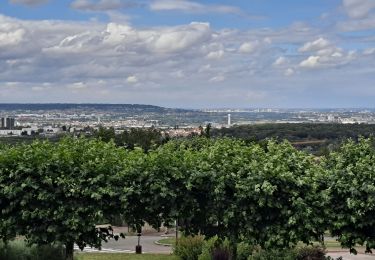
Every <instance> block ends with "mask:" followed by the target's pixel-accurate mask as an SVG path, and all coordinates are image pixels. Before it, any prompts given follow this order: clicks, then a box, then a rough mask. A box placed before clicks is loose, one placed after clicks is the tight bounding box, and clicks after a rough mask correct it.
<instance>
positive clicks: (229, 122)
mask: <svg viewBox="0 0 375 260" xmlns="http://www.w3.org/2000/svg"><path fill="white" fill-rule="evenodd" d="M230 124H231V121H230V114H228V127H230Z"/></svg>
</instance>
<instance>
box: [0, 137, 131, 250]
mask: <svg viewBox="0 0 375 260" xmlns="http://www.w3.org/2000/svg"><path fill="white" fill-rule="evenodd" d="M124 157H125V151H123V150H119V149H117V148H116V147H115V146H114V144H113V143H104V142H101V141H97V140H86V139H64V140H62V141H61V142H59V143H58V144H57V145H52V144H51V143H48V142H34V143H33V144H31V145H22V146H19V147H14V148H11V149H8V150H6V151H5V152H3V153H2V154H1V156H0V188H1V189H0V206H1V207H0V208H2V209H3V210H2V214H1V216H0V223H1V224H0V234H1V237H2V238H3V239H5V240H6V239H8V238H10V237H12V236H14V235H15V234H18V235H25V237H26V239H27V241H28V242H29V243H31V244H38V245H43V244H52V243H55V242H61V243H63V244H65V245H66V248H67V251H68V253H67V254H69V255H70V254H72V247H73V243H76V244H77V245H78V246H79V247H80V248H83V247H85V246H86V245H90V246H94V247H100V245H101V241H102V240H106V239H107V237H108V236H111V235H112V233H111V229H110V228H109V229H108V228H96V227H95V225H96V224H100V223H101V221H103V219H104V218H105V217H106V216H109V215H111V214H114V213H116V211H119V207H120V203H119V199H118V197H119V196H118V192H119V191H120V189H119V188H116V187H118V185H119V184H120V179H119V178H118V177H119V175H118V174H117V173H118V172H119V171H120V169H121V168H122V164H123V161H124V160H123V158H124ZM116 238H117V237H116Z"/></svg>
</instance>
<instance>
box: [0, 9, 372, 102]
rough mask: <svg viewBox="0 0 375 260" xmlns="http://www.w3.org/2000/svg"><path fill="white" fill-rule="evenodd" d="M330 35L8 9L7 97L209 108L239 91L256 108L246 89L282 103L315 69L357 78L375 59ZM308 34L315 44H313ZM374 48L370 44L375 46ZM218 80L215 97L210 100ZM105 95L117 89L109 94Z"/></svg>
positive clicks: (299, 28)
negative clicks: (35, 15)
mask: <svg viewBox="0 0 375 260" xmlns="http://www.w3.org/2000/svg"><path fill="white" fill-rule="evenodd" d="M321 35H328V33H327V32H322V31H320V30H318V29H317V28H311V27H309V26H308V25H306V24H302V23H298V24H293V25H292V26H289V27H285V28H280V29H278V30H274V29H271V28H269V29H250V30H240V29H230V28H229V29H222V30H214V29H213V28H212V27H211V26H210V25H209V24H208V23H201V22H193V23H190V24H182V25H179V26H159V27H156V26H155V27H152V26H149V27H147V26H144V27H136V26H131V25H130V24H129V23H127V22H126V21H125V22H111V23H108V24H107V23H104V22H100V21H83V22H82V21H52V20H44V21H35V20H22V19H16V18H10V17H6V16H1V15H0V39H1V40H0V79H1V81H0V87H1V98H0V101H3V102H4V101H14V102H64V101H65V102H66V101H69V102H98V101H100V102H124V103H127V102H129V103H153V104H156V103H157V104H161V105H165V106H174V105H176V106H179V105H181V104H182V106H194V105H196V106H199V105H202V104H207V103H209V102H213V103H212V104H218V105H220V102H226V100H227V99H226V98H217V96H220V97H224V96H230V94H231V93H233V92H236V98H238V99H237V100H241V102H243V103H241V105H243V104H245V105H248V103H245V102H248V100H249V99H250V98H247V97H246V93H259V92H261V93H264V95H265V96H267V97H270V98H272V96H273V97H275V99H272V100H273V101H277V99H278V98H279V97H280V96H281V95H280V88H282V87H283V86H284V87H285V89H287V90H286V91H287V92H286V93H288V94H290V95H292V96H293V95H295V94H294V92H295V91H293V88H294V87H298V86H297V85H301V84H302V83H301V82H303V84H305V82H306V85H308V84H309V79H310V78H312V77H313V76H311V75H312V73H311V70H309V68H324V69H321V70H319V69H316V70H314V80H317V81H319V79H320V78H322V80H323V79H326V78H327V77H328V76H326V75H337V74H339V73H341V74H342V75H344V76H346V75H353V73H355V72H357V73H359V72H358V70H360V68H364V67H370V65H369V64H370V63H371V64H373V63H374V62H373V61H372V60H373V59H371V57H370V56H366V53H368V54H367V55H370V53H371V51H370V50H369V51H362V50H361V51H360V52H351V51H350V50H348V49H347V48H345V47H341V48H340V47H339V46H340V43H342V42H343V40H342V39H340V35H335V38H334V39H335V44H337V46H336V45H335V44H333V43H332V42H330V41H328V39H329V36H327V38H326V37H324V38H322V39H323V40H319V38H321ZM306 39H314V40H312V41H311V42H310V44H307V43H306ZM322 42H323V43H324V42H327V43H326V44H322ZM370 44H371V42H370V40H368V42H367V45H366V46H371V45H370ZM285 46H287V47H285ZM293 46H302V47H301V48H303V47H305V49H306V52H298V51H296V50H295V48H294V47H293ZM343 46H347V45H343ZM352 46H353V45H352ZM241 47H242V48H241ZM307 49H308V50H309V51H307ZM239 53H251V55H239ZM310 56H311V57H316V58H309V57H310ZM209 58H211V59H213V60H210V59H209ZM373 67H375V65H374V66H373ZM369 70H370V69H369ZM318 73H319V74H318ZM321 73H324V76H322V77H318V75H319V76H320V75H322V74H321ZM292 75H293V80H290V78H289V76H292ZM133 77H134V78H133ZM337 77H338V78H340V79H341V77H340V76H337ZM348 77H349V76H348ZM354 78H355V77H354ZM128 81H130V84H129V82H128ZM4 82H17V85H16V86H15V87H10V86H7V85H6V84H5V83H4ZM44 82H49V83H50V85H48V86H47V85H46V86H45V85H43V83H44ZM131 82H133V83H131ZM249 82H251V84H249ZM213 85H215V93H216V94H217V95H215V97H213V96H212V97H211V96H210V93H212V87H213ZM135 86H136V87H135ZM315 86H316V84H314V87H315ZM5 87H7V89H6V91H5ZM88 89H89V90H90V91H88ZM67 90H69V91H67ZM25 91H28V92H27V93H30V95H25V94H24V93H26V92H25ZM288 91H290V92H288ZM198 92H199V93H201V96H197V94H196V93H198ZM103 93H106V94H108V95H107V96H106V97H105V100H103V98H104V97H103ZM88 94H90V95H88ZM255 97H258V96H256V95H255ZM280 98H281V97H280ZM256 99H257V98H254V100H256ZM187 100H188V101H187ZM237 100H236V101H233V102H234V104H235V105H237ZM267 100H271V99H268V98H267ZM194 102H195V103H194ZM205 102H206V103H205ZM269 102H271V101H269ZM275 104H280V103H275Z"/></svg>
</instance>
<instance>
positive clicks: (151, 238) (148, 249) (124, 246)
mask: <svg viewBox="0 0 375 260" xmlns="http://www.w3.org/2000/svg"><path fill="white" fill-rule="evenodd" d="M162 238H163V237H161V236H160V234H149V235H143V236H141V245H142V250H143V253H159V254H160V253H163V254H170V253H172V248H171V247H168V246H161V245H156V244H155V241H158V240H160V239H162ZM137 243H138V237H137V236H126V238H125V239H121V238H120V239H119V240H118V241H115V240H110V241H109V242H108V243H104V244H103V247H102V250H101V251H100V252H102V253H113V252H121V253H134V251H135V246H136V245H137ZM76 249H78V248H76ZM84 251H85V252H98V250H96V249H92V248H85V250H84ZM328 255H329V256H331V257H333V258H338V257H340V256H342V257H343V259H344V260H375V255H365V254H358V255H352V254H350V253H349V252H344V251H343V252H331V253H328Z"/></svg>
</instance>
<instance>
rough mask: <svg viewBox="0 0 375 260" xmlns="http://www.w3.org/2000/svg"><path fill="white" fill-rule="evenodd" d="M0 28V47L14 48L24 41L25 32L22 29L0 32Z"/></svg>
mask: <svg viewBox="0 0 375 260" xmlns="http://www.w3.org/2000/svg"><path fill="white" fill-rule="evenodd" d="M2 27H4V26H1V25H0V47H4V46H12V45H13V46H14V45H17V44H19V43H21V41H22V40H23V39H24V36H25V30H24V29H14V30H12V29H11V30H9V31H2V29H3V28H2Z"/></svg>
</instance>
